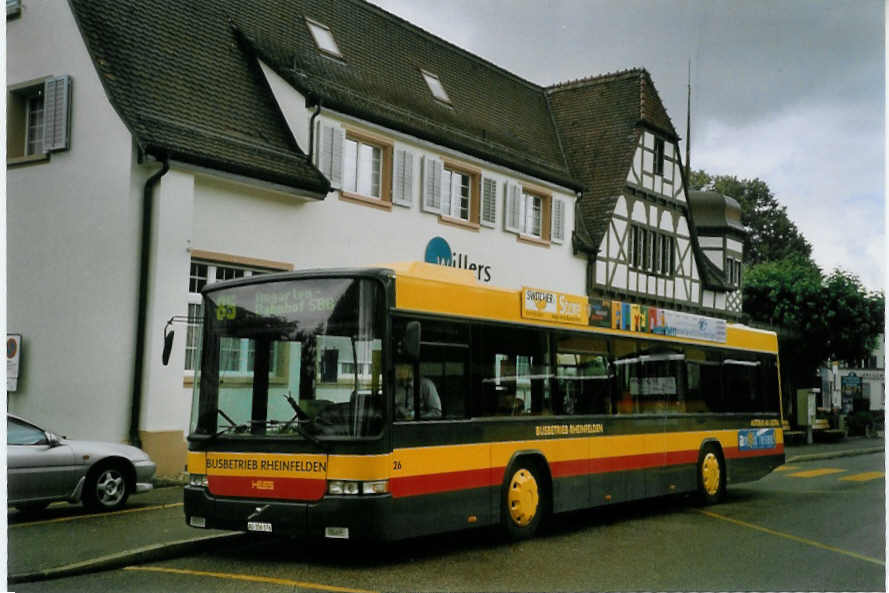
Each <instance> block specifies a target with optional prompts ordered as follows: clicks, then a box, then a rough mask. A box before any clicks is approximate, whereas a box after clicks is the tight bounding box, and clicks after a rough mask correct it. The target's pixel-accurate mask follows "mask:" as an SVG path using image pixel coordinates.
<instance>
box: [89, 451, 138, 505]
mask: <svg viewBox="0 0 889 593" xmlns="http://www.w3.org/2000/svg"><path fill="white" fill-rule="evenodd" d="M129 496H130V486H129V484H128V483H127V478H126V472H125V470H124V466H123V464H122V463H120V462H110V463H102V464H99V465H97V466H96V467H95V468H93V469H92V470H90V473H89V475H87V478H86V484H84V490H83V503H84V505H85V506H86V507H87V508H88V509H90V510H93V511H113V510H116V509H119V508H121V507H122V506H123V505H124V504H126V502H127V498H129Z"/></svg>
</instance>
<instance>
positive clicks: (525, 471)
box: [500, 461, 546, 540]
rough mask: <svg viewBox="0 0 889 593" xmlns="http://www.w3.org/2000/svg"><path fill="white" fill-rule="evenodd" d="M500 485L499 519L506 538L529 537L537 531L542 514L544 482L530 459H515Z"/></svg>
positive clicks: (544, 494)
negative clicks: (501, 485) (501, 491)
mask: <svg viewBox="0 0 889 593" xmlns="http://www.w3.org/2000/svg"><path fill="white" fill-rule="evenodd" d="M507 478H508V481H507V482H506V485H505V487H504V489H503V501H502V504H501V517H500V520H501V523H502V524H503V527H504V530H505V531H506V535H507V536H508V537H509V539H512V540H518V539H525V538H529V537H531V536H532V535H534V532H535V531H537V526H538V525H540V521H541V519H542V518H543V513H544V508H545V505H544V497H545V496H546V493H545V490H544V484H543V482H542V481H541V479H540V473H539V471H538V470H537V468H536V466H535V465H534V464H533V463H530V462H528V461H519V462H518V464H516V465H514V466H512V467H511V468H510V469H509V471H508V473H507Z"/></svg>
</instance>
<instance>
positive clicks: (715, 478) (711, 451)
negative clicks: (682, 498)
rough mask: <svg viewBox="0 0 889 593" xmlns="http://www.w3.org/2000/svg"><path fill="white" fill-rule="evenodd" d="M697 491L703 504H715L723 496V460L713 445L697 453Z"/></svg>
mask: <svg viewBox="0 0 889 593" xmlns="http://www.w3.org/2000/svg"><path fill="white" fill-rule="evenodd" d="M698 491H699V493H700V496H701V501H702V502H703V503H704V504H716V503H717V502H719V501H720V500H722V498H723V496H725V462H724V461H723V460H722V455H720V454H719V451H718V450H717V448H716V447H714V446H713V445H707V446H705V447H704V448H703V449H701V453H700V455H698Z"/></svg>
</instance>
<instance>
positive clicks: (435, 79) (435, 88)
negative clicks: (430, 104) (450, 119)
mask: <svg viewBox="0 0 889 593" xmlns="http://www.w3.org/2000/svg"><path fill="white" fill-rule="evenodd" d="M420 75H421V76H422V77H423V80H424V81H425V82H426V86H427V87H429V92H430V93H432V98H433V99H435V101H436V102H437V103H439V104H441V105H446V106H447V107H452V106H453V103H452V101H451V97H450V95H448V91H447V90H445V88H444V84H443V83H442V82H441V78H439V76H438V74H434V73H432V72H430V71H428V70H425V69H423V68H420Z"/></svg>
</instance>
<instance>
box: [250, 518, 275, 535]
mask: <svg viewBox="0 0 889 593" xmlns="http://www.w3.org/2000/svg"><path fill="white" fill-rule="evenodd" d="M247 531H264V532H266V533H271V532H272V524H271V523H265V522H263V521H247Z"/></svg>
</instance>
